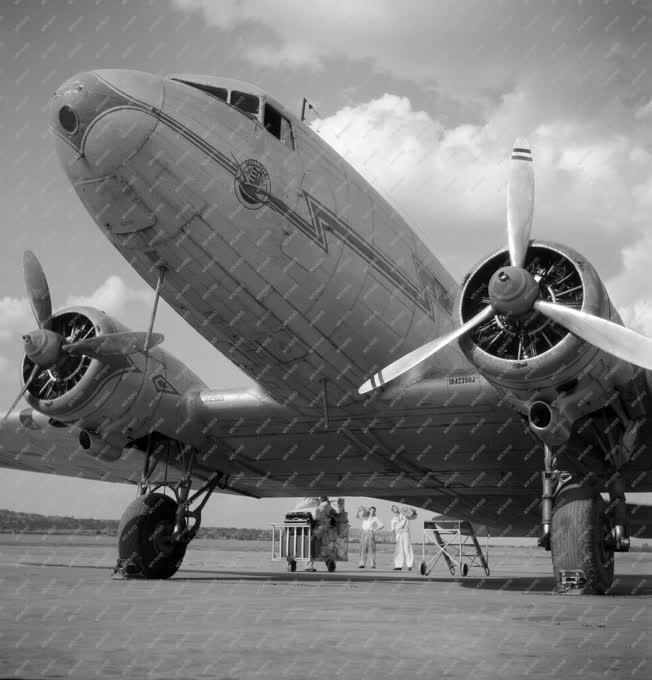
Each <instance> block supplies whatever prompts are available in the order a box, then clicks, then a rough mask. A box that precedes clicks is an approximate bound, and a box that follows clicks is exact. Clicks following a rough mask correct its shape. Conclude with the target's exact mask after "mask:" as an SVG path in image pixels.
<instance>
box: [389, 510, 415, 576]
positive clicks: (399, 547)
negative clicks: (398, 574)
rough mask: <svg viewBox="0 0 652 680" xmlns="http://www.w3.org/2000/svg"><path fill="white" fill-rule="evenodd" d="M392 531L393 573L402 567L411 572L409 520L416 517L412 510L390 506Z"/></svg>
mask: <svg viewBox="0 0 652 680" xmlns="http://www.w3.org/2000/svg"><path fill="white" fill-rule="evenodd" d="M392 512H393V513H394V517H392V531H393V532H394V536H395V537H396V549H395V550H394V571H400V570H401V569H402V568H403V566H406V567H407V568H408V571H412V565H413V563H414V552H413V550H412V541H411V540H410V524H409V522H410V520H411V519H414V518H415V517H416V513H414V510H407V509H405V508H403V509H402V510H399V508H398V506H397V505H392Z"/></svg>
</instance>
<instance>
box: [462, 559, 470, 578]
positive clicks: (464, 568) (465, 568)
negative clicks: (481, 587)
mask: <svg viewBox="0 0 652 680" xmlns="http://www.w3.org/2000/svg"><path fill="white" fill-rule="evenodd" d="M468 573H469V565H468V564H467V563H466V562H465V563H464V564H463V565H462V576H466V575H467V574H468Z"/></svg>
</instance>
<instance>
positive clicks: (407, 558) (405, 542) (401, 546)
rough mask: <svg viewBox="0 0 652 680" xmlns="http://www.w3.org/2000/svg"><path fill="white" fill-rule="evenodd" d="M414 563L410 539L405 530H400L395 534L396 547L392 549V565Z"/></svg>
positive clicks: (403, 565) (407, 565)
mask: <svg viewBox="0 0 652 680" xmlns="http://www.w3.org/2000/svg"><path fill="white" fill-rule="evenodd" d="M413 564H414V552H413V551H412V541H410V534H409V532H407V531H401V532H400V533H398V534H397V536H396V549H395V550H394V567H412V565H413Z"/></svg>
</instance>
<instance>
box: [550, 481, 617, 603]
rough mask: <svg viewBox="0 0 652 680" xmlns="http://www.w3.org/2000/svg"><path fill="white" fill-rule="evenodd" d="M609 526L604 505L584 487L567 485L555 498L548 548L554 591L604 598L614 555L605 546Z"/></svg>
mask: <svg viewBox="0 0 652 680" xmlns="http://www.w3.org/2000/svg"><path fill="white" fill-rule="evenodd" d="M609 532H610V527H609V522H608V519H607V516H606V513H605V503H604V501H603V500H602V497H601V496H600V494H599V493H597V492H596V491H595V489H592V488H590V487H587V486H580V485H577V484H569V485H568V486H566V487H564V488H563V489H562V490H561V491H560V492H559V493H558V494H557V496H556V498H555V503H554V507H553V510H552V527H551V532H550V549H551V552H552V566H553V570H554V574H555V583H556V584H557V589H558V590H559V591H560V592H564V593H575V594H589V595H604V594H605V593H606V592H607V591H608V590H609V588H610V586H611V584H612V582H613V578H614V553H613V551H612V550H609V549H607V547H606V546H605V537H606V536H608V535H609Z"/></svg>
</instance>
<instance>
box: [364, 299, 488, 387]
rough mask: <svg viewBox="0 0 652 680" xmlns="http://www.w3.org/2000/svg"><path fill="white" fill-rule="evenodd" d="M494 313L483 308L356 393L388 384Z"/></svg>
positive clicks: (400, 360)
mask: <svg viewBox="0 0 652 680" xmlns="http://www.w3.org/2000/svg"><path fill="white" fill-rule="evenodd" d="M494 313H495V312H494V310H493V307H491V305H489V306H488V307H485V308H484V309H483V310H482V311H481V312H479V313H478V314H476V315H475V316H474V317H473V318H472V319H469V320H468V321H467V322H466V323H465V324H463V325H462V326H460V327H459V328H456V329H455V330H454V331H451V332H450V333H448V334H447V335H442V336H441V337H439V338H436V339H435V340H431V341H430V342H427V343H426V344H425V345H422V346H421V347H417V349H415V350H412V351H411V352H410V353H409V354H406V355H405V356H403V357H401V358H400V359H397V360H396V361H395V362H394V363H392V364H390V365H389V366H387V367H386V368H383V370H382V371H378V373H376V374H375V375H374V376H373V377H372V378H370V379H369V380H367V382H366V383H364V385H362V386H361V387H360V389H359V390H358V392H359V393H360V394H366V393H367V392H370V391H371V390H373V389H376V388H377V387H380V386H381V385H384V384H385V383H388V382H389V381H390V380H394V378H398V376H399V375H403V373H405V372H406V371H409V370H410V369H411V368H414V367H415V366H417V365H418V364H420V363H421V362H422V361H424V360H425V359H427V358H428V357H431V356H432V355H433V354H435V353H436V352H438V351H439V350H440V349H442V348H443V347H446V345H448V344H450V343H451V342H453V340H456V339H457V338H459V337H460V336H462V335H464V334H465V333H467V332H468V331H470V330H471V329H472V328H475V327H476V326H478V325H479V324H481V323H482V322H483V321H486V320H487V319H489V318H490V317H491V316H493V314H494Z"/></svg>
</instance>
